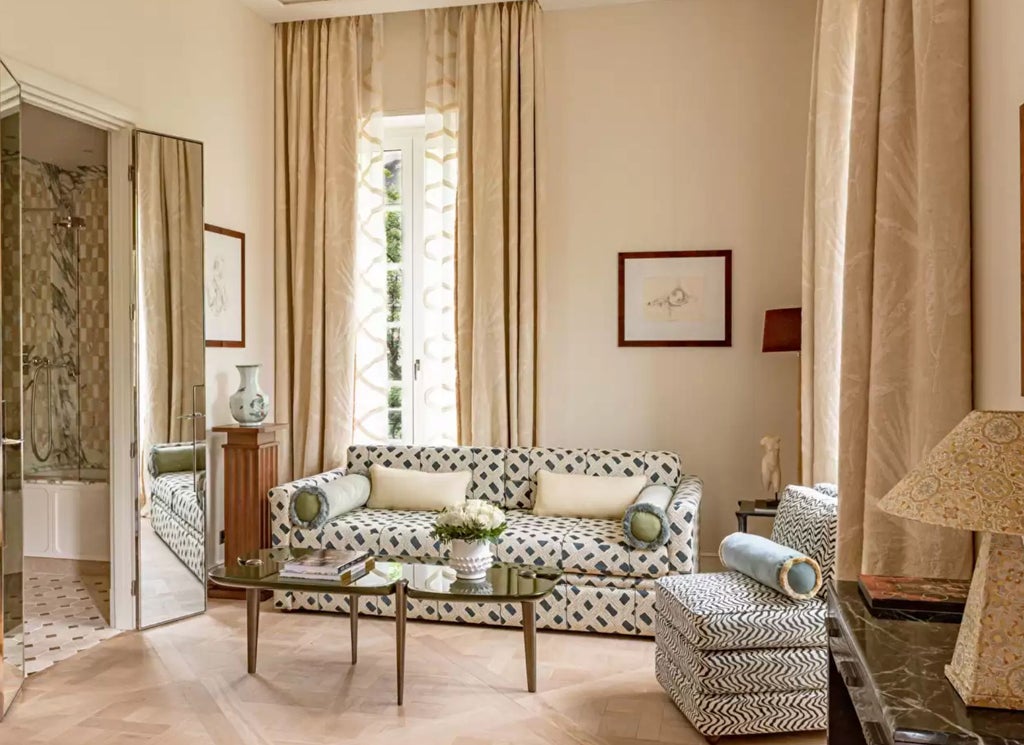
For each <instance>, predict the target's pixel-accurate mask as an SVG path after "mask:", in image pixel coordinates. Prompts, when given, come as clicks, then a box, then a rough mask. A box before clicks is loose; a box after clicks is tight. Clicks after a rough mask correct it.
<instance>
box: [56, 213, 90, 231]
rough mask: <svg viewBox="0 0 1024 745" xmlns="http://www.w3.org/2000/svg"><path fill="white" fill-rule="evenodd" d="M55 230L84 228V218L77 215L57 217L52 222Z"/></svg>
mask: <svg viewBox="0 0 1024 745" xmlns="http://www.w3.org/2000/svg"><path fill="white" fill-rule="evenodd" d="M53 226H54V227H55V228H84V227H85V218H84V217H78V216H77V215H67V216H66V217H58V218H57V219H55V220H54V221H53Z"/></svg>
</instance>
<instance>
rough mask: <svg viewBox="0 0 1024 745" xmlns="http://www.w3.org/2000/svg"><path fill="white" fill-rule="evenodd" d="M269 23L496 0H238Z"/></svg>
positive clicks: (553, 3) (555, 4)
mask: <svg viewBox="0 0 1024 745" xmlns="http://www.w3.org/2000/svg"><path fill="white" fill-rule="evenodd" d="M643 1H644V0H541V5H542V6H543V7H544V10H567V9H569V8H582V7H588V6H594V5H621V4H625V3H635V2H643ZM241 2H243V3H244V4H246V5H248V6H249V7H250V8H252V9H253V10H254V11H256V12H257V13H258V14H260V15H261V16H263V17H264V18H266V19H267V20H268V21H271V22H272V23H282V22H284V21H306V20H309V19H310V18H333V17H336V16H358V15H366V14H369V13H398V12H401V11H405V10H424V9H425V8H444V7H451V6H455V5H477V4H479V3H483V2H497V0H241Z"/></svg>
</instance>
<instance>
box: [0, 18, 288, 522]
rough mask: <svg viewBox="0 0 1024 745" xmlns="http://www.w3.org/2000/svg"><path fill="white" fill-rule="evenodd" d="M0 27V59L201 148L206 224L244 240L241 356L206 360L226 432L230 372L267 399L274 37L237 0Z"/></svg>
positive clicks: (218, 353) (212, 353) (218, 352)
mask: <svg viewBox="0 0 1024 745" xmlns="http://www.w3.org/2000/svg"><path fill="white" fill-rule="evenodd" d="M0 18H2V19H3V23H0V56H5V55H9V56H11V57H14V58H16V59H18V60H20V61H22V62H25V63H28V64H30V65H32V66H34V67H37V68H39V69H41V70H44V71H46V72H49V73H52V74H54V75H57V76H59V77H62V78H64V79H66V80H69V81H71V82H73V83H77V84H78V85H81V86H85V87H87V88H91V89H92V90H95V91H96V92H98V93H101V94H103V95H105V96H107V97H109V98H112V99H115V100H117V101H119V102H121V103H122V104H124V105H126V106H129V107H131V108H132V109H134V110H135V111H136V112H137V114H138V116H139V121H138V122H136V124H137V125H138V126H139V127H142V128H145V129H150V130H155V131H157V132H162V133H166V134H170V135H179V136H182V137H188V138H192V139H197V140H201V141H202V142H203V143H204V160H205V163H204V164H205V179H204V182H205V183H204V188H205V207H206V221H207V222H209V223H213V224H216V225H221V226H224V227H228V228H234V229H236V230H241V231H243V232H244V233H245V234H246V270H247V286H246V291H247V297H246V318H247V337H246V341H247V347H246V349H244V350H231V349H210V350H208V351H207V397H208V399H209V403H210V406H209V408H208V417H209V422H210V424H221V423H224V422H230V421H231V417H230V413H229V410H228V405H227V399H228V396H230V394H231V393H232V392H233V391H234V390H235V388H236V387H237V385H238V375H237V373H236V372H235V370H234V365H235V364H238V363H241V362H247V363H248V362H259V363H262V364H263V365H264V371H263V376H262V384H263V388H264V390H266V391H268V392H272V391H273V390H274V380H273V377H274V376H273V373H274V316H273V313H274V304H273V292H274V277H273V230H274V212H273V206H274V205H273V177H274V142H273V135H274V113H273V112H274V32H273V27H272V26H271V25H270V24H269V23H267V22H266V21H264V20H262V19H261V18H259V17H258V16H256V15H255V14H254V13H252V12H251V11H249V10H248V9H247V8H245V7H244V6H243V5H242V4H241V3H239V2H237V0H145V2H139V0H90V1H89V2H88V3H83V2H80V0H47V2H25V0H0ZM215 469H216V461H215V462H214V464H213V468H212V470H215ZM213 477H214V478H215V479H216V480H217V482H218V483H219V481H220V476H219V474H216V473H214V474H213ZM222 493H223V492H222V491H220V490H219V489H218V491H217V492H215V494H222ZM213 517H214V519H215V520H217V521H218V523H219V522H220V520H219V516H218V515H216V514H215V515H214V516H213Z"/></svg>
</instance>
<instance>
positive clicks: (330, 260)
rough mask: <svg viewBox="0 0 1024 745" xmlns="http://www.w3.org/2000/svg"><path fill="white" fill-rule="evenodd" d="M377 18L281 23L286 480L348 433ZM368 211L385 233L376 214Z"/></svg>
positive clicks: (323, 465)
mask: <svg viewBox="0 0 1024 745" xmlns="http://www.w3.org/2000/svg"><path fill="white" fill-rule="evenodd" d="M380 26H381V19H380V16H361V17H348V18H332V19H328V20H317V21H304V22H299V23H289V24H281V25H278V26H277V31H276V34H277V37H276V132H275V136H276V147H275V157H276V205H275V206H276V239H275V253H276V265H275V268H276V316H277V337H276V338H277V366H276V398H277V400H276V407H277V412H278V415H277V416H278V417H279V418H281V419H285V420H286V421H287V422H288V423H289V425H290V426H289V432H288V440H287V443H286V447H285V448H284V450H285V452H284V454H283V461H284V462H283V464H282V465H283V470H284V474H283V477H284V478H291V477H294V478H298V477H301V476H304V475H308V474H311V473H317V472H320V471H322V470H324V469H327V468H331V467H334V466H337V465H341V464H343V463H344V457H345V448H346V447H347V446H348V445H349V444H351V442H352V439H353V431H354V427H355V417H356V410H355V395H356V387H357V383H356V377H357V375H356V367H357V363H356V349H357V345H358V334H357V332H358V328H359V322H358V319H357V313H358V309H357V305H358V303H359V297H357V287H358V285H359V277H358V274H359V271H360V268H361V264H360V257H359V256H358V255H357V247H358V245H359V243H360V237H361V236H362V235H364V230H363V227H364V226H363V218H364V214H365V213H366V212H367V209H366V207H365V205H363V204H361V203H360V183H361V181H363V173H362V169H364V168H365V167H366V162H367V160H368V156H367V150H368V149H370V150H373V149H376V150H379V147H380V143H379V139H378V141H377V142H376V143H374V142H372V139H373V138H374V137H375V136H376V134H375V128H376V126H377V125H379V120H380V113H381V100H380V85H379V75H380V64H379V60H380V51H381V43H382V35H381V32H380ZM375 123H376V124H375ZM368 141H369V142H368ZM369 160H371V161H372V160H373V157H372V156H370V157H369ZM377 162H378V163H379V158H377ZM379 191H380V194H381V195H382V194H383V185H382V183H381V184H380V185H379ZM378 196H379V198H380V199H382V198H383V197H382V196H380V195H378ZM370 211H371V212H373V214H374V215H376V216H377V217H379V222H380V223H381V230H380V231H379V232H380V233H381V234H382V233H383V214H382V213H380V214H378V213H377V212H376V211H373V210H370ZM374 232H376V231H374ZM382 286H383V285H382ZM381 342H382V343H383V340H381Z"/></svg>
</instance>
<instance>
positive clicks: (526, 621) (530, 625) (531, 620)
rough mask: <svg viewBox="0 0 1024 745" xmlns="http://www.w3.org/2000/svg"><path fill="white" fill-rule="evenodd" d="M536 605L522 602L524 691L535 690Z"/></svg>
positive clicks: (532, 602)
mask: <svg viewBox="0 0 1024 745" xmlns="http://www.w3.org/2000/svg"><path fill="white" fill-rule="evenodd" d="M536 606H537V604H536V603H535V602H534V601H532V600H526V601H524V602H523V643H524V645H525V647H526V689H527V690H528V691H529V692H530V693H534V692H535V691H536V690H537V607H536Z"/></svg>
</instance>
